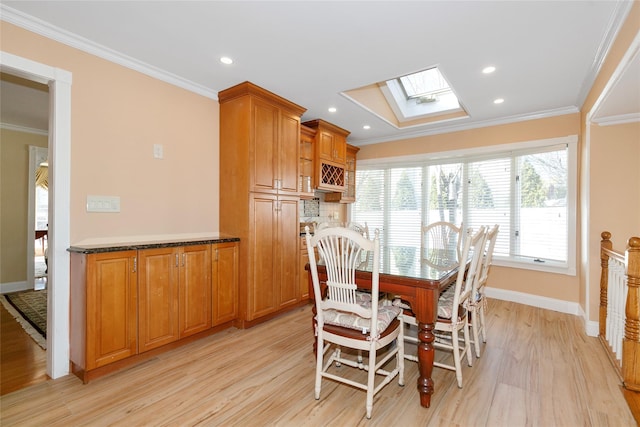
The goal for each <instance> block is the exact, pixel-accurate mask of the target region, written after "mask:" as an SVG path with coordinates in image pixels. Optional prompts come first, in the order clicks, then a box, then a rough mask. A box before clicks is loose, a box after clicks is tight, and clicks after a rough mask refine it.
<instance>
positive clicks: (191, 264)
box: [178, 245, 211, 338]
mask: <svg viewBox="0 0 640 427" xmlns="http://www.w3.org/2000/svg"><path fill="white" fill-rule="evenodd" d="M178 255H179V263H180V269H179V271H180V284H179V288H180V299H179V309H178V311H179V314H180V315H179V318H180V324H179V329H180V330H179V335H180V338H184V337H188V336H189V335H193V334H195V333H198V332H202V331H205V330H207V329H209V328H210V327H211V245H193V246H185V247H182V248H180V249H179V250H178Z"/></svg>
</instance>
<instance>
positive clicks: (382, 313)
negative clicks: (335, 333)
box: [324, 301, 402, 334]
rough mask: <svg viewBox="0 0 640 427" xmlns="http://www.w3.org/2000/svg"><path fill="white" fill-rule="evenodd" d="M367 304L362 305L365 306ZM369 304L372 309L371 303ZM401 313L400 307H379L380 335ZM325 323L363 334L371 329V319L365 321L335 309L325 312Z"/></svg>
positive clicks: (377, 323)
mask: <svg viewBox="0 0 640 427" xmlns="http://www.w3.org/2000/svg"><path fill="white" fill-rule="evenodd" d="M365 304H366V303H365ZM365 304H362V305H363V306H365ZM368 304H369V307H370V306H371V301H369V302H368ZM401 311H402V309H401V308H400V307H394V306H392V305H379V306H378V319H377V321H376V328H377V332H378V334H381V333H382V332H384V331H385V329H387V328H388V327H389V325H390V324H391V322H392V321H393V320H394V319H396V318H397V317H398V315H399V314H400V312H401ZM324 322H325V323H326V324H328V325H335V326H342V327H344V328H349V329H356V330H359V331H362V333H363V334H365V333H367V332H368V331H369V329H370V328H371V319H365V318H363V317H360V316H357V315H355V314H353V313H347V312H344V311H338V310H333V309H330V310H324Z"/></svg>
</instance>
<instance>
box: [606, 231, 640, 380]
mask: <svg viewBox="0 0 640 427" xmlns="http://www.w3.org/2000/svg"><path fill="white" fill-rule="evenodd" d="M601 237H602V240H601V241H600V265H601V267H602V271H601V274H600V313H599V322H600V325H599V336H600V341H601V342H602V344H603V346H604V347H605V349H606V350H607V354H608V355H609V358H610V359H611V362H612V364H613V365H614V367H615V368H616V371H617V372H618V375H619V376H620V378H621V380H622V382H623V385H624V387H625V388H626V389H628V390H633V391H640V237H631V238H630V239H629V240H628V242H627V248H626V251H625V252H620V251H616V250H614V249H613V244H612V242H611V240H610V239H611V233H609V232H608V231H603V232H602V234H601Z"/></svg>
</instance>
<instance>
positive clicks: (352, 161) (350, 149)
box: [324, 144, 360, 203]
mask: <svg viewBox="0 0 640 427" xmlns="http://www.w3.org/2000/svg"><path fill="white" fill-rule="evenodd" d="M358 151H360V148H358V147H354V146H353V145H349V144H347V161H346V164H345V170H344V181H345V190H344V191H342V192H333V193H327V194H325V197H324V201H325V202H339V203H353V202H355V201H356V155H357V153H358Z"/></svg>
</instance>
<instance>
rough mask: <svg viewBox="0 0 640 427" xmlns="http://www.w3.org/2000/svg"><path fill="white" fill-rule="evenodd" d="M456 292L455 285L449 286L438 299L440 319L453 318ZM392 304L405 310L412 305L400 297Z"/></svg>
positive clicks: (409, 308)
mask: <svg viewBox="0 0 640 427" xmlns="http://www.w3.org/2000/svg"><path fill="white" fill-rule="evenodd" d="M454 292H455V286H449V287H448V288H447V289H446V290H445V291H444V292H443V293H441V294H440V299H438V317H439V318H440V319H451V314H452V311H453V310H452V307H453V294H454ZM392 305H393V306H394V307H398V308H400V309H403V310H411V306H410V305H409V304H408V303H407V302H405V301H403V300H401V299H400V298H395V299H394V300H393V302H392Z"/></svg>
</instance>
